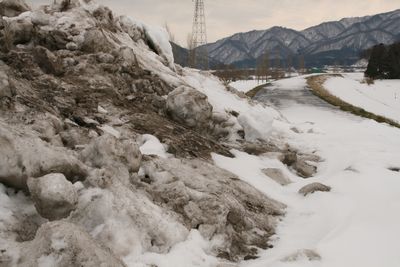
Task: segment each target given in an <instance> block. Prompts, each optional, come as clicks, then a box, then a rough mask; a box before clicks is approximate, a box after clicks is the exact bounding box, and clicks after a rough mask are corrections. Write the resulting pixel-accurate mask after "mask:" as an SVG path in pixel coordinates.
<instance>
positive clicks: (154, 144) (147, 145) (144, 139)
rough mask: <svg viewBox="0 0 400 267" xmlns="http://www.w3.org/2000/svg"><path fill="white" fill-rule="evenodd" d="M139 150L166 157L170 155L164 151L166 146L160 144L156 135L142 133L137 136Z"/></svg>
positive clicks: (144, 153)
mask: <svg viewBox="0 0 400 267" xmlns="http://www.w3.org/2000/svg"><path fill="white" fill-rule="evenodd" d="M139 142H140V144H141V145H140V151H141V152H142V154H143V155H157V156H159V157H161V158H168V157H170V156H172V155H170V154H168V153H167V152H166V146H165V145H163V144H161V142H160V140H158V138H157V137H155V136H153V135H150V134H144V135H142V136H140V138H139Z"/></svg>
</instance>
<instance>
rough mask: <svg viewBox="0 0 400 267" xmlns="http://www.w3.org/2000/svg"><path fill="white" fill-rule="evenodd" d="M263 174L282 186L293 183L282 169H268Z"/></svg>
mask: <svg viewBox="0 0 400 267" xmlns="http://www.w3.org/2000/svg"><path fill="white" fill-rule="evenodd" d="M262 172H263V173H264V174H265V175H267V176H268V177H270V178H271V179H272V180H274V181H275V182H277V183H278V184H280V185H288V184H290V183H292V181H291V180H290V179H289V178H288V177H287V176H286V175H285V174H284V173H283V171H282V170H281V169H277V168H268V169H263V170H262Z"/></svg>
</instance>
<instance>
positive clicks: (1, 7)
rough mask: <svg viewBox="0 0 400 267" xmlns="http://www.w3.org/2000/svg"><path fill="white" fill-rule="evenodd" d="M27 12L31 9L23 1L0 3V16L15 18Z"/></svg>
mask: <svg viewBox="0 0 400 267" xmlns="http://www.w3.org/2000/svg"><path fill="white" fill-rule="evenodd" d="M29 10H31V8H30V7H29V6H28V5H27V4H26V3H25V1H24V0H3V1H1V2H0V16H5V17H16V16H18V15H19V14H21V13H23V12H26V11H29Z"/></svg>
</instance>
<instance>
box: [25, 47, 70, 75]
mask: <svg viewBox="0 0 400 267" xmlns="http://www.w3.org/2000/svg"><path fill="white" fill-rule="evenodd" d="M33 55H34V58H35V61H36V63H37V64H38V65H39V67H40V68H41V69H42V70H43V71H44V72H45V73H47V74H53V75H56V76H59V75H61V74H63V73H64V69H63V63H62V61H61V60H60V59H59V58H57V57H56V56H55V55H54V54H53V53H52V52H50V51H49V50H48V49H47V48H45V47H42V46H36V47H35V49H34V51H33Z"/></svg>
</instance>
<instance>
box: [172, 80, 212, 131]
mask: <svg viewBox="0 0 400 267" xmlns="http://www.w3.org/2000/svg"><path fill="white" fill-rule="evenodd" d="M212 110H213V108H212V106H211V105H210V103H208V100H207V96H206V95H204V94H203V93H201V92H199V91H197V90H195V89H192V88H190V87H187V86H180V87H178V88H176V89H175V90H174V91H172V92H171V93H169V94H168V98H167V112H168V114H169V115H170V116H171V117H172V118H173V119H174V120H175V121H177V122H181V123H183V124H185V125H187V126H189V127H201V126H205V125H207V124H208V123H209V121H210V119H211V116H212Z"/></svg>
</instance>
